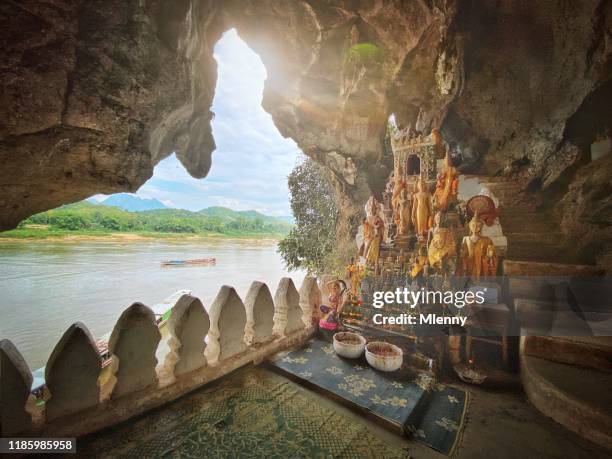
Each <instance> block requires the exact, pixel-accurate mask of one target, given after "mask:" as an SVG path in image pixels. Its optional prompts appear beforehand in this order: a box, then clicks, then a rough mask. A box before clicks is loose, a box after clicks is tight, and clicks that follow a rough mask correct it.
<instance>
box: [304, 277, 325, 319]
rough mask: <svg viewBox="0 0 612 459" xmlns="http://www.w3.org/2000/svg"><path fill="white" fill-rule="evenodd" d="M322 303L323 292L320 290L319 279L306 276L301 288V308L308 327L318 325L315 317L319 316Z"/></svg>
mask: <svg viewBox="0 0 612 459" xmlns="http://www.w3.org/2000/svg"><path fill="white" fill-rule="evenodd" d="M321 301H322V298H321V290H319V285H318V284H317V278H316V277H312V276H306V277H305V278H304V281H303V282H302V286H301V287H300V308H301V309H302V313H303V320H304V323H305V324H306V325H307V326H310V325H313V324H314V323H316V320H315V317H318V315H319V308H320V306H321Z"/></svg>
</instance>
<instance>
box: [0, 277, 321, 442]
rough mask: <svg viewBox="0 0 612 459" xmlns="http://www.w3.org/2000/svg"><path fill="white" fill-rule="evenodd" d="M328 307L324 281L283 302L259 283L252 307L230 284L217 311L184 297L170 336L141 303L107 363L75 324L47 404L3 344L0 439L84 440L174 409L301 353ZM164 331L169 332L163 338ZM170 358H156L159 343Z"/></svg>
mask: <svg viewBox="0 0 612 459" xmlns="http://www.w3.org/2000/svg"><path fill="white" fill-rule="evenodd" d="M320 303H321V292H320V291H319V288H318V286H317V281H316V279H314V278H312V277H306V278H305V279H304V282H303V284H302V286H301V288H300V291H299V293H298V291H297V289H296V288H295V285H294V284H293V281H292V280H291V279H289V278H283V279H281V281H280V283H279V286H278V288H277V290H276V293H275V295H274V298H273V297H272V295H271V293H270V290H269V288H268V286H267V285H266V284H264V283H262V282H253V284H252V285H251V288H250V289H249V291H248V293H247V296H246V300H245V302H243V301H242V299H241V298H240V296H239V295H238V294H237V293H236V290H235V289H234V288H233V287H230V286H227V285H224V286H222V287H221V289H220V290H219V293H218V294H217V297H216V298H215V300H214V301H213V303H212V304H211V305H210V307H209V308H208V311H207V310H206V309H205V308H204V306H203V305H202V302H201V301H200V300H199V299H198V298H195V297H193V296H191V295H188V294H185V295H182V296H181V297H180V298H179V299H178V301H177V302H176V303H175V305H174V306H173V308H172V312H171V314H170V317H169V318H168V320H167V321H166V322H165V324H164V326H163V328H160V327H159V326H158V323H157V322H156V320H155V315H154V313H153V311H152V310H151V309H150V308H148V307H147V306H145V305H143V304H141V303H134V304H132V305H131V306H129V307H128V308H127V309H126V310H125V311H124V312H123V313H122V314H121V316H120V317H119V319H118V320H117V323H116V325H115V327H114V329H113V331H112V334H111V337H110V340H109V342H108V349H109V352H110V354H111V362H110V364H109V365H106V366H105V368H103V360H102V357H101V356H100V353H99V350H98V348H97V347H96V344H95V341H94V339H93V337H92V336H91V333H90V332H89V330H88V329H87V327H86V326H85V325H84V324H82V323H80V322H77V323H75V324H73V325H71V326H70V327H69V328H68V329H67V330H66V332H65V333H64V335H63V336H62V338H61V339H60V341H59V342H58V343H57V345H56V346H55V348H54V349H53V351H52V353H51V356H50V357H49V360H48V362H47V365H46V367H45V379H46V387H45V390H44V395H43V399H44V403H40V402H38V403H37V400H36V399H35V397H34V395H31V394H30V390H31V385H32V373H31V371H30V369H29V368H28V366H27V364H26V362H25V360H24V359H23V357H22V356H21V354H20V353H19V351H18V350H17V349H16V348H15V346H14V345H13V344H12V343H11V342H10V341H9V340H1V341H0V436H2V437H6V436H18V435H19V436H71V437H73V436H76V437H78V436H82V435H85V434H88V433H91V432H95V431H97V430H100V429H102V428H105V427H108V426H110V425H113V424H117V423H119V422H123V421H125V420H127V419H129V418H131V417H133V416H136V415H139V414H142V413H144V412H146V411H148V410H151V409H153V408H156V407H158V406H161V405H163V404H165V403H167V402H169V401H172V400H174V399H176V398H178V397H180V396H182V395H184V394H186V393H188V392H190V391H192V390H194V389H197V388H198V387H200V386H202V385H204V384H206V383H208V382H210V381H213V380H215V379H217V378H220V377H221V376H223V375H225V374H227V373H229V372H231V371H233V370H235V369H237V368H239V367H241V366H244V365H248V364H250V363H253V362H254V363H259V362H261V361H262V360H264V359H265V358H266V357H267V356H269V355H271V354H274V353H276V352H278V351H281V350H284V349H288V348H291V347H296V346H299V345H301V344H302V343H304V342H305V341H307V340H308V339H309V338H310V337H311V335H312V334H313V333H314V330H315V328H314V327H313V326H312V322H313V321H312V315H313V312H314V311H315V309H316V308H318V305H320ZM160 330H161V331H160ZM162 340H165V341H166V343H167V350H166V351H165V356H164V358H163V359H160V362H158V358H157V357H156V353H157V352H158V347H159V348H160V349H161V348H162V347H161V345H160V342H161V341H162Z"/></svg>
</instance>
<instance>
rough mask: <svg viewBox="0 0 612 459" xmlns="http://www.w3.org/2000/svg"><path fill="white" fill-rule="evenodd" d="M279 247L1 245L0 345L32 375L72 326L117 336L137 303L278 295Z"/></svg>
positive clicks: (204, 242)
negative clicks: (206, 261) (255, 284)
mask: <svg viewBox="0 0 612 459" xmlns="http://www.w3.org/2000/svg"><path fill="white" fill-rule="evenodd" d="M276 250H277V249H276V242H275V241H256V240H240V239H231V240H230V239H201V240H198V241H196V242H193V241H165V240H151V241H148V240H138V241H130V242H125V241H121V242H118V241H108V242H106V241H104V242H97V241H96V242H89V241H88V242H75V241H70V242H64V241H58V242H48V241H45V242H23V243H21V242H15V243H13V242H11V243H2V242H0V338H8V339H10V340H11V341H12V342H13V344H15V346H17V348H18V349H19V351H20V352H21V354H22V355H23V356H24V358H25V359H26V361H27V363H28V364H29V366H30V368H31V369H32V370H34V369H36V368H39V367H41V366H43V365H44V364H45V362H46V360H47V358H48V357H49V355H50V353H51V350H52V349H53V347H54V346H55V344H56V343H57V341H58V340H59V339H60V337H61V335H62V333H63V332H64V331H65V330H66V328H68V327H69V326H70V324H72V323H73V322H76V321H80V322H83V323H85V324H86V325H87V327H88V328H89V330H90V331H91V332H92V334H93V335H94V337H95V338H97V337H100V336H102V335H104V334H105V333H107V332H109V331H111V330H112V328H113V326H114V324H115V322H116V320H117V319H118V318H119V315H120V314H121V312H122V311H123V310H124V309H125V308H126V307H128V306H129V305H130V304H132V303H133V302H135V301H140V302H142V303H144V304H147V305H153V304H156V303H159V302H161V301H162V300H164V299H165V298H167V297H168V296H170V295H171V294H173V293H174V292H176V291H177V290H180V289H189V290H191V291H192V292H193V295H195V296H197V297H199V298H200V299H201V300H202V302H203V303H204V305H205V306H206V307H208V306H209V305H210V303H211V302H212V300H213V299H214V298H215V296H216V294H217V292H218V291H219V288H220V287H221V285H224V284H226V285H231V286H233V287H235V288H236V290H237V292H238V294H239V295H240V296H241V297H242V298H243V299H244V297H245V295H246V292H247V290H248V288H249V286H250V284H251V282H252V281H254V280H260V281H263V282H266V283H267V284H268V287H270V290H271V292H272V295H274V292H275V290H276V286H277V285H278V282H279V280H280V279H281V277H284V276H289V277H291V278H292V279H293V281H294V282H295V284H296V287H297V288H298V289H299V287H300V284H301V282H302V279H303V277H304V274H303V273H299V272H291V273H287V272H286V270H285V268H284V266H283V263H282V260H281V257H280V255H279V254H278V253H277V251H276ZM205 257H215V258H216V259H217V263H216V265H215V266H189V267H171V268H162V267H161V266H160V262H161V261H162V260H171V259H189V258H205Z"/></svg>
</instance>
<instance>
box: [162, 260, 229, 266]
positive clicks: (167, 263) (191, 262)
mask: <svg viewBox="0 0 612 459" xmlns="http://www.w3.org/2000/svg"><path fill="white" fill-rule="evenodd" d="M216 263H217V259H216V258H194V259H193V260H166V261H162V262H161V265H162V267H163V266H191V265H214V264H216Z"/></svg>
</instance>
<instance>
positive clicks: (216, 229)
mask: <svg viewBox="0 0 612 459" xmlns="http://www.w3.org/2000/svg"><path fill="white" fill-rule="evenodd" d="M291 227H292V225H291V224H290V223H288V222H286V221H283V220H281V219H278V218H276V217H270V216H267V215H263V214H261V213H259V212H257V211H234V210H231V209H227V208H224V207H209V208H208V209H203V210H202V211H200V212H191V211H188V210H182V209H168V208H166V209H155V210H146V211H139V212H128V211H125V210H122V209H120V208H118V207H111V206H100V205H96V204H92V203H89V202H86V201H82V202H78V203H75V204H69V205H66V206H62V207H58V208H57V209H53V210H49V211H47V212H42V213H40V214H36V215H33V216H32V217H30V218H28V219H27V220H25V221H23V222H22V223H21V224H20V229H17V230H15V231H9V232H6V233H3V235H4V236H19V234H16V233H19V231H22V233H23V232H24V231H26V230H30V232H35V231H33V229H36V230H38V231H40V229H41V228H45V229H46V230H47V231H48V232H55V233H57V232H79V233H80V234H87V233H92V234H93V233H96V234H100V233H113V232H121V233H175V234H194V235H196V234H200V235H206V234H222V235H231V236H242V235H247V236H248V235H252V236H257V235H265V236H271V235H285V234H287V233H288V232H289V230H290V229H291ZM24 234H25V233H24Z"/></svg>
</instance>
